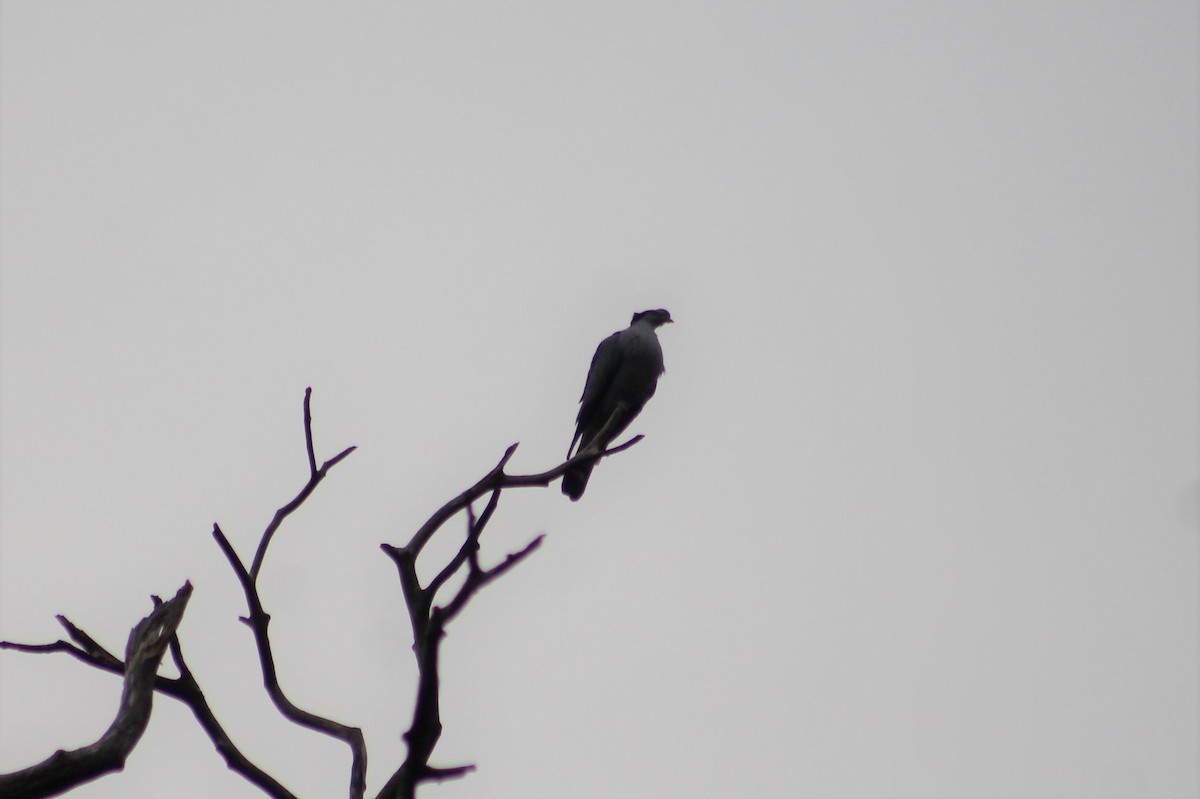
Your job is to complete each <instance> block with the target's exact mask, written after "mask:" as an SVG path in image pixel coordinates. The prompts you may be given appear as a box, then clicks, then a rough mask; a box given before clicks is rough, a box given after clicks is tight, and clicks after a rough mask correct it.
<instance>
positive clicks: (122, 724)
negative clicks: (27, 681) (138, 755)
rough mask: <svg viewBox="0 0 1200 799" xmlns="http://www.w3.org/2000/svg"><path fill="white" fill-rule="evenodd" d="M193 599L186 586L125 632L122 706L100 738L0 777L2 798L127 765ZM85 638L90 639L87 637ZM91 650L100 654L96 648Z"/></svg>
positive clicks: (59, 787) (38, 793)
mask: <svg viewBox="0 0 1200 799" xmlns="http://www.w3.org/2000/svg"><path fill="white" fill-rule="evenodd" d="M191 595H192V584H191V583H184V584H183V587H182V588H180V589H179V591H178V592H177V593H176V594H175V597H174V598H173V599H172V600H171V601H169V602H162V603H160V604H159V605H158V607H156V608H155V609H154V611H153V612H151V614H150V615H149V616H147V617H146V618H144V619H142V620H141V621H140V622H138V624H137V625H136V626H135V627H134V628H133V630H132V631H131V632H130V633H129V643H128V645H127V646H126V647H125V664H124V674H125V684H124V687H123V688H122V690H121V705H120V708H119V709H118V711H117V717H116V718H115V719H113V722H112V724H111V725H109V728H108V730H107V731H105V733H104V734H103V735H102V736H100V739H99V740H98V741H96V742H95V743H94V744H90V745H89V746H85V747H83V748H81V749H75V750H73V751H70V752H65V751H63V750H61V749H60V750H59V751H57V752H55V753H54V754H53V755H51V756H50V757H49V758H47V759H46V760H44V761H42V762H41V763H38V764H37V765H36V766H30V767H29V768H27V769H23V770H21V771H17V772H14V773H12V774H5V775H0V796H5V797H8V799H33V797H45V796H57V795H58V794H60V793H64V792H66V791H68V790H70V789H71V788H74V787H75V786H77V785H80V784H82V783H85V782H90V781H91V780H94V779H96V778H97V777H100V776H103V775H104V774H108V773H109V772H112V771H120V770H121V769H122V768H124V767H125V758H127V757H128V756H129V753H130V752H132V751H133V748H134V747H135V746H136V745H137V742H138V741H139V740H140V739H141V737H142V733H144V732H145V731H146V725H147V724H149V723H150V710H151V708H152V707H153V704H154V688H155V676H156V675H157V673H158V664H159V661H161V660H162V656H163V653H164V652H166V651H167V645H168V644H169V643H170V641H171V639H172V637H174V635H175V629H176V628H177V627H178V626H179V623H180V622H181V621H182V620H183V611H184V610H185V609H186V608H187V603H188V599H189V598H190V597H191ZM60 618H61V617H60ZM64 621H65V620H64ZM67 624H69V622H67ZM73 627H74V626H73V625H72V628H73ZM85 637H86V636H85ZM87 640H88V641H91V639H90V638H87ZM60 643H62V642H60ZM91 643H92V644H93V645H94V644H95V642H91ZM6 648H12V649H20V648H21V647H16V646H9V647H6ZM95 648H96V649H99V650H100V652H103V650H102V649H100V647H99V646H98V645H95ZM25 651H29V649H28V648H26V649H25ZM40 651H49V650H45V649H43V650H40ZM105 655H107V656H108V657H112V656H111V655H108V653H107V652H103V655H97V654H93V656H96V657H98V658H100V659H106V658H105V657H104V656H105Z"/></svg>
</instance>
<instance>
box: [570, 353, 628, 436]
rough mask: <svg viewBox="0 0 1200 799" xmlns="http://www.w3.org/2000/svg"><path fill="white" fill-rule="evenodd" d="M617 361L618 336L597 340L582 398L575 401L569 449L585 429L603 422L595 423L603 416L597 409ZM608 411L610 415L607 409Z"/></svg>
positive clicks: (610, 382) (619, 360)
mask: <svg viewBox="0 0 1200 799" xmlns="http://www.w3.org/2000/svg"><path fill="white" fill-rule="evenodd" d="M622 332H624V331H622ZM621 360H622V353H621V333H613V334H612V335H611V336H609V337H608V338H606V339H604V341H601V342H600V346H598V347H596V354H595V355H593V356H592V365H591V366H590V367H589V368H588V375H587V380H586V381H585V382H584V384H583V396H582V397H580V398H579V415H578V416H576V417H575V437H574V438H573V439H571V448H572V449H574V447H575V443H576V442H577V441H579V440H580V437H581V436H582V435H583V433H584V431H585V430H588V429H589V428H595V427H597V426H598V425H602V424H604V422H605V421H607V420H606V419H599V421H597V417H599V416H602V415H604V408H602V407H601V406H602V405H603V402H604V397H605V395H606V394H607V393H608V389H609V386H611V385H612V382H613V378H615V377H616V375H617V372H618V371H619V369H620V367H621ZM609 412H610V413H611V410H610V411H609ZM567 452H568V455H569V453H570V452H571V450H570V449H568V450H567Z"/></svg>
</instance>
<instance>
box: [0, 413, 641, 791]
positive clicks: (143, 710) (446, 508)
mask: <svg viewBox="0 0 1200 799" xmlns="http://www.w3.org/2000/svg"><path fill="white" fill-rule="evenodd" d="M311 397H312V389H306V390H305V392H304V440H305V449H306V453H307V459H308V469H309V477H308V481H307V482H306V483H305V485H304V486H303V488H301V490H300V492H299V493H298V494H297V495H296V496H295V497H294V498H293V499H292V500H291V501H290V502H288V503H287V504H285V505H284V506H282V507H281V508H279V509H278V510H277V511H276V512H275V515H274V517H273V518H272V519H271V522H270V524H268V525H267V527H266V529H265V530H264V531H263V533H262V536H261V537H260V539H259V542H258V546H257V548H256V550H255V554H254V559H253V561H252V562H251V564H250V567H249V568H247V567H246V564H245V562H244V561H243V560H242V559H241V557H240V556H239V555H238V554H237V551H236V550H235V549H234V546H233V544H232V543H231V542H230V540H229V538H228V537H227V536H226V535H225V533H224V532H223V531H222V530H221V528H220V526H219V525H216V524H214V525H213V538H214V539H215V540H216V543H217V545H218V547H220V549H221V552H222V553H223V554H224V555H225V558H226V560H227V561H228V562H229V565H230V567H231V568H232V569H233V572H234V575H235V576H236V577H237V580H238V583H239V584H240V585H241V587H242V591H243V593H244V594H245V598H246V606H247V609H248V612H247V616H245V617H243V618H242V619H241V621H243V622H244V623H245V624H246V625H247V626H248V627H250V629H251V631H252V633H253V635H254V642H255V647H256V649H257V651H258V655H259V664H260V667H261V671H262V678H263V686H264V688H265V689H266V691H267V693H268V695H269V696H270V697H271V700H272V701H273V702H274V704H275V706H276V708H277V709H278V710H279V712H280V713H281V714H282V715H283V716H284V717H285V718H287V719H288V720H290V721H292V722H293V723H295V724H298V725H301V726H303V727H307V728H309V729H312V730H315V731H317V732H321V733H324V734H326V735H329V736H331V737H334V738H337V739H339V740H342V741H344V742H345V743H346V744H347V745H348V746H349V748H350V752H351V773H350V786H349V795H350V799H362V797H363V795H364V792H365V790H366V767H367V753H366V745H365V742H364V739H363V735H362V731H361V730H360V729H359V728H357V727H351V726H347V725H344V724H340V723H338V722H336V721H333V720H331V719H327V718H324V717H322V716H318V715H316V714H314V713H311V712H309V711H307V710H304V709H302V708H300V707H299V706H297V705H296V704H295V703H294V702H292V701H291V699H289V698H288V696H287V695H286V694H285V693H284V691H283V689H282V687H281V686H280V684H279V677H278V674H277V670H276V665H275V659H274V655H273V653H272V649H271V640H270V636H269V626H270V621H271V617H270V614H268V613H267V612H266V610H265V609H264V607H263V603H262V598H261V596H260V594H259V591H258V578H259V574H260V572H261V570H262V566H263V562H264V560H265V558H266V552H267V547H268V546H269V545H270V543H271V541H272V540H273V538H274V536H275V534H276V533H277V532H278V530H279V528H280V526H281V525H282V523H283V521H284V520H285V519H286V518H287V517H288V516H289V515H290V514H292V513H293V512H295V511H296V510H297V509H298V508H299V507H300V506H301V505H303V504H304V502H305V501H306V500H307V499H308V497H309V496H311V494H312V492H313V491H314V490H315V489H316V487H317V486H318V485H319V484H320V483H321V481H322V480H324V479H325V476H326V475H327V474H328V473H329V470H330V469H332V468H333V467H334V466H336V465H337V464H338V463H340V462H341V461H342V460H343V459H344V458H346V457H347V456H348V455H349V454H350V453H351V452H353V451H354V450H355V447H347V448H346V449H344V450H342V451H341V452H340V453H338V454H337V455H335V456H334V457H332V458H330V459H329V460H327V461H325V462H324V463H323V464H321V465H320V466H319V467H318V465H317V457H316V451H315V448H314V446H313V434H312V413H311ZM617 415H618V414H617V413H616V412H614V414H613V416H612V417H611V418H610V419H609V420H608V422H607V423H606V425H605V427H604V429H603V430H602V431H601V432H602V434H603V433H604V432H605V431H607V430H608V429H609V428H610V427H611V426H612V425H613V424H615V421H616V418H617ZM596 438H597V439H602V438H603V435H597V437H596ZM641 439H642V437H641V436H635V437H634V438H633V439H631V440H630V441H628V442H626V443H624V444H621V445H620V446H617V447H613V448H611V449H608V450H601V449H599V447H598V445H594V444H593V445H591V446H589V447H587V448H585V449H584V450H583V451H582V452H578V453H576V454H575V455H574V456H573V457H569V458H568V459H567V460H566V461H564V462H563V463H561V464H559V465H558V466H556V467H554V468H553V469H550V470H549V471H545V472H541V473H538V474H528V475H510V474H507V473H506V472H505V467H506V466H507V465H508V462H509V460H511V458H512V457H513V454H514V453H515V452H516V449H517V444H513V445H512V446H511V447H509V448H508V449H507V450H506V451H505V453H504V455H503V457H502V458H501V459H500V462H499V463H497V464H496V466H495V467H494V468H493V469H492V470H491V471H490V472H488V473H487V474H486V475H484V477H483V478H482V479H480V480H479V481H478V482H477V483H475V485H473V486H471V487H470V488H468V489H467V490H466V491H464V492H462V493H461V494H459V495H458V496H456V497H454V498H453V499H451V500H450V501H449V502H447V503H446V504H445V505H443V506H442V507H441V508H439V509H438V510H437V511H436V512H434V514H433V515H432V516H430V517H429V519H428V520H427V521H426V522H425V523H424V524H423V525H422V526H421V527H420V529H418V530H417V531H416V532H415V533H414V534H413V535H412V537H411V538H410V539H409V541H408V543H407V544H405V545H404V546H402V547H396V546H392V545H390V544H382V545H381V546H382V549H383V550H384V552H385V553H387V555H388V556H389V557H390V558H391V559H392V561H393V562H394V563H395V565H396V568H397V571H398V573H399V577H400V586H401V590H402V593H403V595H404V601H405V606H406V608H407V610H408V617H409V622H410V625H411V627H412V633H413V653H414V655H415V656H416V660H417V668H418V683H417V696H416V703H415V706H414V708H413V717H412V723H411V725H410V726H409V729H408V731H407V732H405V733H404V739H405V741H406V743H407V745H408V753H407V756H406V757H405V759H404V761H403V763H402V764H401V765H400V767H399V768H398V769H397V770H396V771H395V772H394V773H393V774H392V777H391V778H390V779H389V780H388V781H387V783H386V784H385V785H384V787H383V789H382V790H381V791H380V793H379V799H412V797H414V794H415V791H416V788H417V786H418V785H420V784H421V783H424V782H442V781H444V780H449V779H456V778H458V777H462V776H463V775H465V774H467V773H469V772H471V771H473V770H474V768H475V767H474V766H473V765H460V766H451V767H437V766H432V765H430V763H429V759H430V757H431V756H432V754H433V750H434V748H435V747H436V745H437V742H438V740H439V738H440V737H441V733H442V722H441V713H440V708H439V677H438V658H439V652H440V647H441V642H442V639H443V638H444V637H445V635H446V627H447V625H448V624H449V623H450V622H451V621H452V620H454V619H455V618H456V617H457V616H458V615H459V614H460V613H461V612H462V611H463V609H464V608H465V607H466V605H467V603H468V602H469V601H470V600H471V598H472V597H474V596H475V594H476V593H478V591H479V590H480V589H482V588H483V587H484V586H486V585H488V584H489V583H491V582H492V581H494V580H496V579H498V578H500V577H502V576H503V575H505V574H506V573H508V571H509V570H510V569H512V568H514V567H516V566H517V565H518V564H520V563H521V562H522V561H524V560H525V558H527V557H529V556H530V555H532V554H533V552H534V551H535V550H537V548H538V547H539V546H541V544H542V541H543V540H544V536H541V535H539V536H537V537H536V538H534V539H533V540H532V541H530V542H529V543H528V544H526V545H525V546H524V547H522V548H521V549H519V550H517V551H515V552H512V553H509V554H508V555H506V556H505V557H504V558H503V559H502V560H501V561H500V562H499V563H496V564H495V565H493V566H490V567H484V566H483V565H482V563H481V561H480V557H479V550H480V538H481V536H482V535H483V532H484V529H485V528H486V527H487V525H488V523H489V522H490V521H491V519H492V517H493V515H494V514H495V512H496V509H497V507H498V505H499V502H500V495H501V494H502V493H503V491H504V490H505V489H509V488H521V487H529V486H541V487H545V486H548V485H550V483H552V482H553V481H555V480H557V479H559V478H560V477H562V475H563V474H564V473H565V472H566V471H567V470H568V469H570V468H571V467H572V466H574V465H576V464H579V463H584V462H588V461H592V460H598V459H600V458H605V457H609V456H611V455H615V454H617V453H619V452H623V451H624V450H626V449H628V448H629V447H632V446H633V445H634V444H636V443H638V442H639V441H640V440H641ZM485 495H490V496H488V500H487V503H486V505H485V506H484V509H483V512H482V513H481V514H479V515H476V513H475V507H474V503H475V502H477V501H478V500H480V499H482V498H483V497H484V496H485ZM459 512H463V513H464V514H465V516H466V519H467V529H466V536H465V539H464V541H463V544H462V546H461V547H459V549H458V551H457V552H456V553H455V555H454V556H453V557H452V558H451V559H450V560H449V562H447V563H446V564H445V565H444V566H443V567H442V568H441V569H440V570H438V571H437V573H436V574H435V575H434V577H433V578H432V579H431V580H430V581H429V583H428V585H422V584H421V580H420V578H419V576H418V574H417V566H416V563H417V557H418V556H419V555H420V554H421V552H422V550H423V549H424V548H425V545H426V544H428V543H429V541H430V540H431V539H432V537H433V536H434V535H435V534H436V533H437V532H438V531H439V530H440V529H441V528H442V526H443V525H444V524H445V523H446V522H447V521H448V520H449V519H451V518H452V517H453V516H455V515H456V514H458V513H459ZM464 569H465V572H464V571H463V570H464ZM460 574H461V575H463V579H462V582H461V583H459V585H458V587H457V589H456V590H454V591H453V592H452V594H451V595H450V596H449V597H448V598H446V599H445V601H444V602H443V603H442V604H435V603H436V602H437V601H438V595H439V593H440V592H441V591H442V590H443V589H444V588H445V587H446V585H447V584H448V583H449V582H450V580H451V579H453V578H454V577H455V576H456V575H460ZM191 590H192V589H191V584H190V583H186V584H185V585H184V587H183V588H181V589H180V591H179V593H178V594H176V596H175V598H174V599H172V600H170V601H169V602H161V601H159V600H158V599H157V598H155V601H156V604H157V607H156V608H155V610H154V612H153V613H151V614H150V616H148V617H147V618H146V619H145V620H143V621H142V622H141V623H140V624H139V625H138V626H137V627H135V628H134V631H133V633H131V635H130V642H129V646H128V647H127V649H126V655H125V660H124V661H122V660H121V659H119V658H117V657H116V656H115V655H113V654H112V653H111V652H109V651H108V650H107V649H105V648H104V647H103V646H101V645H100V644H99V643H97V642H96V640H95V639H93V638H92V637H91V636H90V635H88V634H87V633H85V632H84V631H83V630H81V629H80V628H79V627H77V626H75V625H74V624H72V623H71V622H70V621H69V620H68V619H67V618H66V617H65V616H61V615H60V616H58V621H59V623H60V624H61V625H62V627H63V629H64V630H66V633H67V637H68V638H69V639H70V640H69V641H68V640H59V641H56V642H54V643H50V644H19V643H12V642H8V641H0V649H12V650H15V651H20V652H29V653H39V654H40V653H51V652H63V653H66V654H68V655H70V656H72V657H74V658H76V659H77V660H79V661H81V662H83V663H86V664H88V665H89V666H92V667H93V668H97V669H100V670H102V671H107V672H110V673H114V674H122V675H124V677H125V688H124V692H123V694H122V700H121V710H120V712H119V713H118V715H117V718H116V720H115V721H114V722H113V724H112V726H111V727H110V728H109V730H108V731H107V732H106V733H105V734H104V735H103V736H102V737H101V738H100V740H99V741H97V743H95V744H93V745H91V746H88V747H84V748H82V749H78V750H75V751H73V752H63V751H59V752H56V753H55V754H54V755H53V756H51V757H50V758H49V759H48V760H46V761H45V762H43V763H41V764H38V765H36V766H32V767H30V768H28V769H25V770H23V771H20V772H15V773H13V774H9V775H0V795H3V796H4V797H5V799H10V797H11V799H25V797H43V796H53V795H56V794H58V793H61V792H63V791H66V790H69V789H70V788H71V787H73V786H74V785H78V784H80V783H81V782H86V781H88V780H91V779H95V778H96V777H99V776H101V775H102V774H105V773H107V772H110V771H115V770H119V769H121V768H122V767H123V765H124V762H125V759H126V757H127V756H128V754H129V752H130V751H131V750H132V749H133V747H134V746H135V745H136V743H137V741H138V739H139V738H140V736H141V735H142V733H143V732H144V730H145V727H146V724H147V723H148V721H149V715H150V708H151V699H152V696H153V693H154V691H159V692H162V693H164V694H166V695H168V696H171V697H173V698H175V699H177V700H179V701H181V702H183V703H185V704H186V705H188V707H189V708H191V710H192V713H193V715H195V717H196V719H197V721H198V722H199V723H200V726H201V727H202V728H203V729H204V731H205V732H206V733H207V735H208V736H209V738H210V739H211V740H212V742H213V745H214V746H215V748H216V750H217V752H218V753H219V754H220V755H221V756H222V757H223V758H224V760H225V762H226V764H227V765H228V766H229V768H230V769H232V770H233V771H235V772H237V773H239V774H241V775H242V776H243V777H245V779H247V780H248V781H249V782H251V783H253V784H254V785H257V786H258V787H259V788H261V789H262V790H263V792H264V793H266V794H267V795H269V796H271V797H273V799H295V796H294V795H293V794H292V793H291V792H290V791H288V790H287V789H286V788H284V787H283V785H281V784H280V783H279V782H278V781H277V780H275V779H274V778H273V777H271V776H270V775H269V774H267V773H266V772H264V771H263V770H262V769H260V768H258V767H257V766H256V765H254V764H253V763H252V762H251V761H250V760H249V759H248V758H247V757H246V756H245V755H244V754H242V752H241V751H239V750H238V749H237V747H236V746H234V744H233V742H232V740H231V739H230V737H229V735H228V734H227V733H226V732H225V730H224V729H223V728H222V726H221V725H220V723H219V722H218V721H217V718H216V716H215V714H214V713H213V712H212V709H211V707H210V706H209V704H208V700H207V699H206V698H205V696H204V692H203V691H202V690H201V689H200V686H199V684H198V682H197V681H196V678H195V676H194V675H193V673H192V671H191V669H190V668H189V667H188V664H187V662H186V660H185V659H184V656H183V649H182V646H181V644H180V641H179V638H178V636H177V635H176V634H175V630H176V628H177V627H178V624H179V621H180V618H181V616H182V613H183V609H184V607H185V606H186V604H187V600H188V597H189V596H190V595H191ZM168 648H169V649H170V651H171V657H172V660H173V661H174V663H175V666H176V667H177V668H178V670H179V675H180V676H179V677H177V678H170V677H163V676H161V675H159V674H157V669H158V664H159V663H160V662H161V660H162V657H163V653H164V652H165V651H166V650H167V649H168Z"/></svg>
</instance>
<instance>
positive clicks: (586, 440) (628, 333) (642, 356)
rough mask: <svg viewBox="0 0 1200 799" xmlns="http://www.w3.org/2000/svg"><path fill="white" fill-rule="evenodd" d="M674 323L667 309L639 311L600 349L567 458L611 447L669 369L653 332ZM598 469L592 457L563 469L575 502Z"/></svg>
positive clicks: (590, 371)
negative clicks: (665, 365)
mask: <svg viewBox="0 0 1200 799" xmlns="http://www.w3.org/2000/svg"><path fill="white" fill-rule="evenodd" d="M674 321H675V320H673V319H672V318H671V314H670V313H668V312H667V311H666V310H664V309H663V308H655V309H654V310H651V311H641V312H640V313H635V314H634V315H633V319H632V321H630V323H629V327H627V328H625V329H624V330H619V331H617V332H616V333H613V334H612V335H611V336H609V337H608V338H606V339H604V341H601V342H600V346H598V347H596V354H595V355H593V356H592V365H591V367H590V368H589V369H588V375H587V380H586V381H585V382H584V384H583V396H582V397H580V398H579V415H578V416H576V417H575V436H574V438H572V439H571V446H570V447H568V448H567V459H568V460H570V458H571V457H572V452H574V454H575V455H578V454H579V453H581V452H583V451H585V450H587V449H588V448H594V449H596V450H598V451H603V450H605V449H607V448H608V445H609V443H610V442H612V440H613V439H615V438H616V437H617V436H619V435H620V434H621V433H622V432H624V430H625V428H626V427H628V426H629V423H630V422H632V421H633V420H634V418H635V417H636V416H637V415H638V414H639V413H641V410H642V408H643V407H645V405H646V403H647V402H648V401H649V400H650V398H651V397H653V396H654V391H655V389H656V388H658V378H659V376H660V375H661V374H663V372H665V371H666V368H665V367H664V366H663V354H662V346H661V345H660V344H659V343H658V334H657V333H655V332H654V331H655V330H657V329H658V328H660V327H662V326H663V325H669V324H673V323H674ZM576 444H578V445H579V446H578V449H576ZM593 445H594V447H593ZM594 468H596V461H595V460H588V461H586V462H584V463H577V464H574V465H573V466H571V467H570V468H568V469H567V470H566V472H564V473H563V479H562V492H563V493H564V494H566V495H567V496H568V497H570V498H571V501H572V502H574V501H576V500H578V499H579V498H580V497H581V496H583V490H584V489H585V488H587V482H588V477H590V476H591V474H592V469H594Z"/></svg>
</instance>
